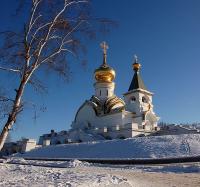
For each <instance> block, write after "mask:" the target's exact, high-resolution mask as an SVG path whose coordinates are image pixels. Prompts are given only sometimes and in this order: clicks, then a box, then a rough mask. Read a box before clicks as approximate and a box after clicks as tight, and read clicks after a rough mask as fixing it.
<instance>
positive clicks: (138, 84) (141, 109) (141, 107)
mask: <svg viewBox="0 0 200 187" xmlns="http://www.w3.org/2000/svg"><path fill="white" fill-rule="evenodd" d="M140 69H141V64H140V63H139V60H138V57H137V56H136V55H135V56H134V63H133V70H134V75H133V79H132V81H131V84H130V86H129V89H128V92H126V93H125V94H124V100H125V103H126V110H127V111H130V112H133V113H135V114H136V116H141V115H143V114H144V113H145V112H147V111H150V110H153V105H152V95H153V93H151V92H149V91H148V90H147V88H146V86H145V85H144V82H143V80H142V78H141V76H140Z"/></svg>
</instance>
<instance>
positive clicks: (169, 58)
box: [0, 0, 200, 139]
mask: <svg viewBox="0 0 200 187" xmlns="http://www.w3.org/2000/svg"><path fill="white" fill-rule="evenodd" d="M92 4H93V11H94V12H95V14H96V15H97V16H99V17H107V18H111V19H113V20H116V21H118V23H119V26H118V28H115V29H113V30H112V31H111V33H110V34H109V35H106V36H101V37H100V38H98V39H97V40H96V41H93V42H90V43H88V44H87V47H88V52H87V60H88V66H87V69H86V70H83V69H81V66H80V65H79V62H78V61H77V60H73V61H71V64H72V71H73V75H72V78H71V81H70V82H69V83H65V82H62V81H59V78H54V77H53V76H47V80H48V81H47V82H46V85H47V86H48V88H49V89H48V94H46V95H39V96H36V93H35V92H34V91H32V90H31V89H30V88H28V89H27V90H26V95H25V98H26V100H29V101H33V102H36V103H40V104H41V105H42V104H44V105H45V106H46V107H47V111H46V112H44V113H40V116H39V117H38V118H37V121H34V120H33V119H32V117H33V112H32V111H31V110H29V109H28V110H26V111H25V112H24V113H23V115H22V116H21V117H20V119H19V120H18V123H17V125H16V127H15V128H14V130H13V131H12V138H13V139H19V138H20V137H22V136H25V137H29V138H38V136H39V135H41V134H43V133H47V132H49V131H50V130H51V129H55V130H56V131H60V130H65V129H69V128H70V124H71V122H72V121H73V119H74V115H75V113H76V111H77V109H78V107H79V106H80V105H81V104H82V103H83V102H84V100H85V99H89V98H90V97H91V95H92V94H93V93H94V89H93V83H94V79H93V71H94V69H95V68H97V67H98V66H99V65H100V64H101V62H102V52H101V49H100V47H99V43H100V42H101V41H103V40H105V41H107V43H108V44H109V50H108V63H109V64H110V65H111V66H112V67H113V68H114V69H115V70H116V74H117V76H116V80H115V82H116V89H115V92H116V94H117V95H118V96H120V97H123V96H122V94H123V93H125V92H126V91H127V90H128V87H129V84H130V81H131V79H132V76H133V70H132V66H131V65H132V61H133V55H134V54H137V55H138V56H139V59H140V61H141V64H142V72H141V73H142V78H143V80H144V82H145V84H146V86H147V88H148V89H149V90H150V91H152V92H154V93H155V95H154V98H153V103H154V109H155V111H156V113H157V114H158V115H159V116H160V117H161V120H162V121H166V122H171V123H180V122H197V121H200V109H199V107H200V99H199V97H200V94H199V93H200V83H199V80H200V73H199V71H200V11H199V10H200V1H199V0H163V1H161V0H151V1H149V0H123V1H122V0H93V1H92ZM13 10H14V4H13V5H11V3H10V1H7V0H2V1H1V6H0V18H1V19H0V22H1V23H0V30H4V28H7V27H11V28H15V27H19V26H20V24H21V20H17V19H14V18H13V17H10V16H9V15H10V14H11V13H12V11H13ZM1 73H2V72H1ZM9 81H12V79H11V80H7V82H9ZM3 82H5V80H1V81H0V83H1V84H3ZM8 87H9V85H8Z"/></svg>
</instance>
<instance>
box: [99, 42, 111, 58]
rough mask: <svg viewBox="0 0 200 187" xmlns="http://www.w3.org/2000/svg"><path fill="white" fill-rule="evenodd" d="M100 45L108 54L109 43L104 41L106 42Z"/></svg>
mask: <svg viewBox="0 0 200 187" xmlns="http://www.w3.org/2000/svg"><path fill="white" fill-rule="evenodd" d="M100 46H101V48H102V49H103V53H104V54H105V55H106V54H107V49H109V48H108V45H107V44H106V42H105V41H104V42H102V43H101V44H100Z"/></svg>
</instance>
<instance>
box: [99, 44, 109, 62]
mask: <svg viewBox="0 0 200 187" xmlns="http://www.w3.org/2000/svg"><path fill="white" fill-rule="evenodd" d="M100 46H101V48H102V49H103V66H107V63H106V56H107V49H108V45H107V44H106V42H102V43H101V44H100Z"/></svg>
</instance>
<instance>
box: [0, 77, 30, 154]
mask: <svg viewBox="0 0 200 187" xmlns="http://www.w3.org/2000/svg"><path fill="white" fill-rule="evenodd" d="M26 83H27V77H26V76H24V77H23V78H22V80H21V82H20V85H19V88H18V90H17V93H16V96H15V100H14V104H13V107H12V110H11V112H10V114H9V117H8V120H7V122H6V123H5V125H4V127H3V130H2V132H1V135H0V151H1V150H2V148H3V145H4V143H5V141H6V138H7V136H8V133H9V130H10V129H11V128H12V126H13V124H14V123H15V121H16V117H17V114H18V113H19V112H20V110H21V99H22V95H23V93H24V88H25V85H26Z"/></svg>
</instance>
